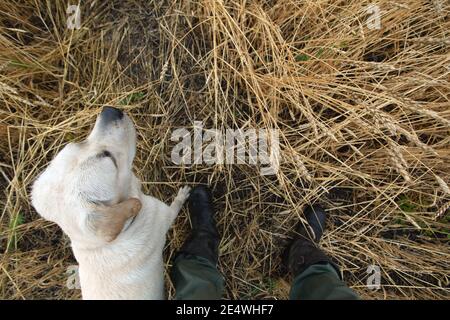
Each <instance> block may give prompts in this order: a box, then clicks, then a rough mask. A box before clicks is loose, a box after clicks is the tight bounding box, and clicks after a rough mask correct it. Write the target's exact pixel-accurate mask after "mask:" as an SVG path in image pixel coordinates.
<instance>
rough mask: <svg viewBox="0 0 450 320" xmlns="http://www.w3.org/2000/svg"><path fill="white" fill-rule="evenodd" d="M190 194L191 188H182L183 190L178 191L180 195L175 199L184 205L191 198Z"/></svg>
mask: <svg viewBox="0 0 450 320" xmlns="http://www.w3.org/2000/svg"><path fill="white" fill-rule="evenodd" d="M190 192H191V188H190V187H188V186H185V187H182V188H180V190H178V194H177V197H176V198H175V199H176V200H178V201H180V202H181V203H184V202H186V200H187V199H188V198H189V193H190Z"/></svg>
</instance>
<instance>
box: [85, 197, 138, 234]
mask: <svg viewBox="0 0 450 320" xmlns="http://www.w3.org/2000/svg"><path fill="white" fill-rule="evenodd" d="M141 208H142V204H141V201H139V199H136V198H130V199H128V200H125V201H123V202H120V203H118V204H116V205H113V206H100V205H98V206H97V207H96V208H95V211H94V213H92V214H90V215H89V217H88V224H89V226H90V227H91V228H92V230H93V231H94V232H95V234H96V235H97V236H99V237H101V238H103V239H104V240H106V241H107V242H111V241H113V240H114V239H116V238H117V236H118V235H119V233H120V232H121V231H122V229H123V226H124V224H125V222H126V221H127V220H128V219H130V218H133V217H134V216H136V215H137V214H138V213H139V211H140V210H141Z"/></svg>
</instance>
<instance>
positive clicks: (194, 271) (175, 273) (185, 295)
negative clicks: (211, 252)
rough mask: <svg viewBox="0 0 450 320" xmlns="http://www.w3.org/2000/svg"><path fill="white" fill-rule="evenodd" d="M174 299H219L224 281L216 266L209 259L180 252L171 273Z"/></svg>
mask: <svg viewBox="0 0 450 320" xmlns="http://www.w3.org/2000/svg"><path fill="white" fill-rule="evenodd" d="M171 279H172V283H173V285H174V286H175V291H176V293H175V300H219V299H221V298H222V294H223V290H224V283H223V278H222V275H221V274H220V273H219V270H217V267H216V266H215V265H214V264H213V263H211V262H210V261H209V260H207V259H205V258H203V257H198V256H194V255H190V254H184V253H181V254H180V255H179V256H178V257H177V258H176V259H175V261H174V263H173V267H172V273H171Z"/></svg>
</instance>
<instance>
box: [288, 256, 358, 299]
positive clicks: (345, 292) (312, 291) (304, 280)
mask: <svg viewBox="0 0 450 320" xmlns="http://www.w3.org/2000/svg"><path fill="white" fill-rule="evenodd" d="M289 299H291V300H356V299H359V297H358V295H357V294H356V293H355V292H354V291H353V290H352V289H350V288H349V287H347V285H346V284H345V283H344V282H343V281H342V280H341V279H340V277H339V275H338V273H337V272H336V270H335V269H334V267H333V266H332V265H331V264H329V263H320V264H313V265H311V266H309V267H308V268H307V269H306V270H305V271H303V272H302V273H301V274H299V275H298V276H296V277H295V278H294V281H293V282H292V286H291V292H290V293H289Z"/></svg>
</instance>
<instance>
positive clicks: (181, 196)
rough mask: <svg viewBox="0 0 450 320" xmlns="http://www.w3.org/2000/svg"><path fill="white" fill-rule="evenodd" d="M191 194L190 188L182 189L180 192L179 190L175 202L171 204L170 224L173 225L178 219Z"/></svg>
mask: <svg viewBox="0 0 450 320" xmlns="http://www.w3.org/2000/svg"><path fill="white" fill-rule="evenodd" d="M190 192H191V188H190V187H182V188H180V190H178V194H177V196H176V197H175V199H174V200H173V202H172V203H171V204H170V207H169V208H170V213H169V215H170V216H171V221H170V224H172V222H173V220H175V218H176V217H177V215H178V213H179V212H180V210H181V208H182V207H183V204H184V203H185V202H186V200H187V199H188V198H189V193H190Z"/></svg>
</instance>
